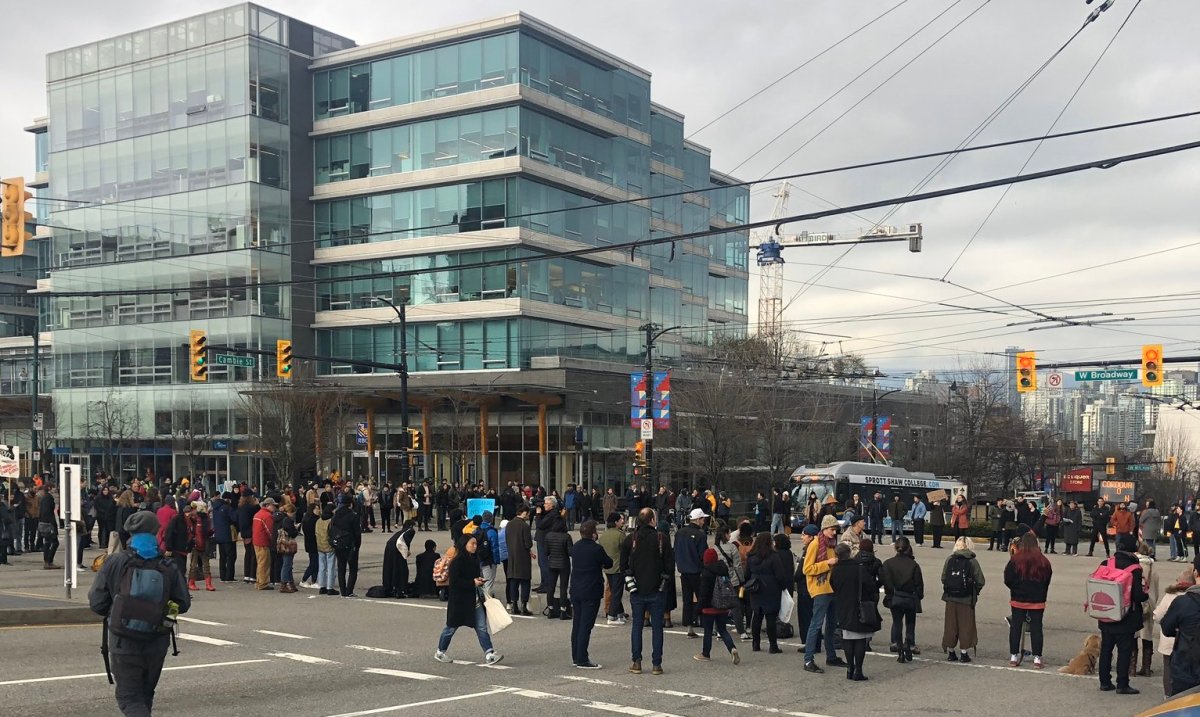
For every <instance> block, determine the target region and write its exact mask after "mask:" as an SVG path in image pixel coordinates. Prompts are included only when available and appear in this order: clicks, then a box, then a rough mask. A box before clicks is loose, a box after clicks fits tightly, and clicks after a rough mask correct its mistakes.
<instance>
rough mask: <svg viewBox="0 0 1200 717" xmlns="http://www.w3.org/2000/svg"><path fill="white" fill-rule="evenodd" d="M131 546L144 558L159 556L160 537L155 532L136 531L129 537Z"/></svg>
mask: <svg viewBox="0 0 1200 717" xmlns="http://www.w3.org/2000/svg"><path fill="white" fill-rule="evenodd" d="M129 547H130V548H133V550H134V552H136V553H137V554H138V556H139V557H141V558H142V559H143V560H149V559H151V558H157V557H158V539H157V538H155V537H154V534H153V533H135V534H133V535H132V536H131V537H130V538H129Z"/></svg>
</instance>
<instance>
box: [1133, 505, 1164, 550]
mask: <svg viewBox="0 0 1200 717" xmlns="http://www.w3.org/2000/svg"><path fill="white" fill-rule="evenodd" d="M1138 523H1139V524H1140V525H1141V526H1142V538H1143V539H1144V540H1145V541H1146V542H1147V543H1153V542H1155V541H1157V540H1158V536H1159V535H1160V534H1162V525H1163V520H1162V514H1161V513H1159V512H1158V508H1146V509H1145V510H1143V511H1142V514H1141V516H1139V517H1138Z"/></svg>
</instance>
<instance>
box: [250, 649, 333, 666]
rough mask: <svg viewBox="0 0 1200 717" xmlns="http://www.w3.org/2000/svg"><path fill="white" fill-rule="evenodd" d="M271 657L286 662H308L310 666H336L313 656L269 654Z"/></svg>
mask: <svg viewBox="0 0 1200 717" xmlns="http://www.w3.org/2000/svg"><path fill="white" fill-rule="evenodd" d="M267 654H268V655H270V656H271V657H279V658H282V659H284V660H295V661H296V662H307V663H308V664H310V665H336V664H337V662H335V661H333V660H326V659H325V658H324V657H313V656H312V655H300V654H297V653H295V652H268V653H267Z"/></svg>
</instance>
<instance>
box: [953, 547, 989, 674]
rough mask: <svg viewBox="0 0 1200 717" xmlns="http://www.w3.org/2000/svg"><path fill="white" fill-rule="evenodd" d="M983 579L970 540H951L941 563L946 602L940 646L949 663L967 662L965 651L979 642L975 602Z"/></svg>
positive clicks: (984, 581) (967, 655)
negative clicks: (956, 650)
mask: <svg viewBox="0 0 1200 717" xmlns="http://www.w3.org/2000/svg"><path fill="white" fill-rule="evenodd" d="M986 582H987V581H986V580H985V578H984V575H983V568H981V567H980V566H979V560H978V559H977V558H976V557H975V551H973V550H971V539H970V538H967V537H962V538H958V539H957V540H955V541H954V552H953V553H950V556H949V557H947V558H946V562H945V563H943V564H942V602H944V603H946V614H945V621H944V626H943V628H942V649H943V650H945V651H946V660H947V661H949V662H970V661H971V655H970V653H968V652H967V650H970V649H971V648H973V647H975V646H976V645H978V644H979V630H978V628H977V626H976V624H975V605H976V604H978V603H979V594H980V593H981V592H983V586H984V584H985V583H986ZM955 647H957V648H958V652H955Z"/></svg>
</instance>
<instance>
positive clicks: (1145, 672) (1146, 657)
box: [1137, 650, 1154, 677]
mask: <svg viewBox="0 0 1200 717" xmlns="http://www.w3.org/2000/svg"><path fill="white" fill-rule="evenodd" d="M1153 664H1154V652H1153V651H1151V650H1142V669H1140V670H1138V672H1137V673H1138V676H1139V677H1150V676H1152V675H1153V674H1154V669H1153V668H1152V667H1151V665H1153Z"/></svg>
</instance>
